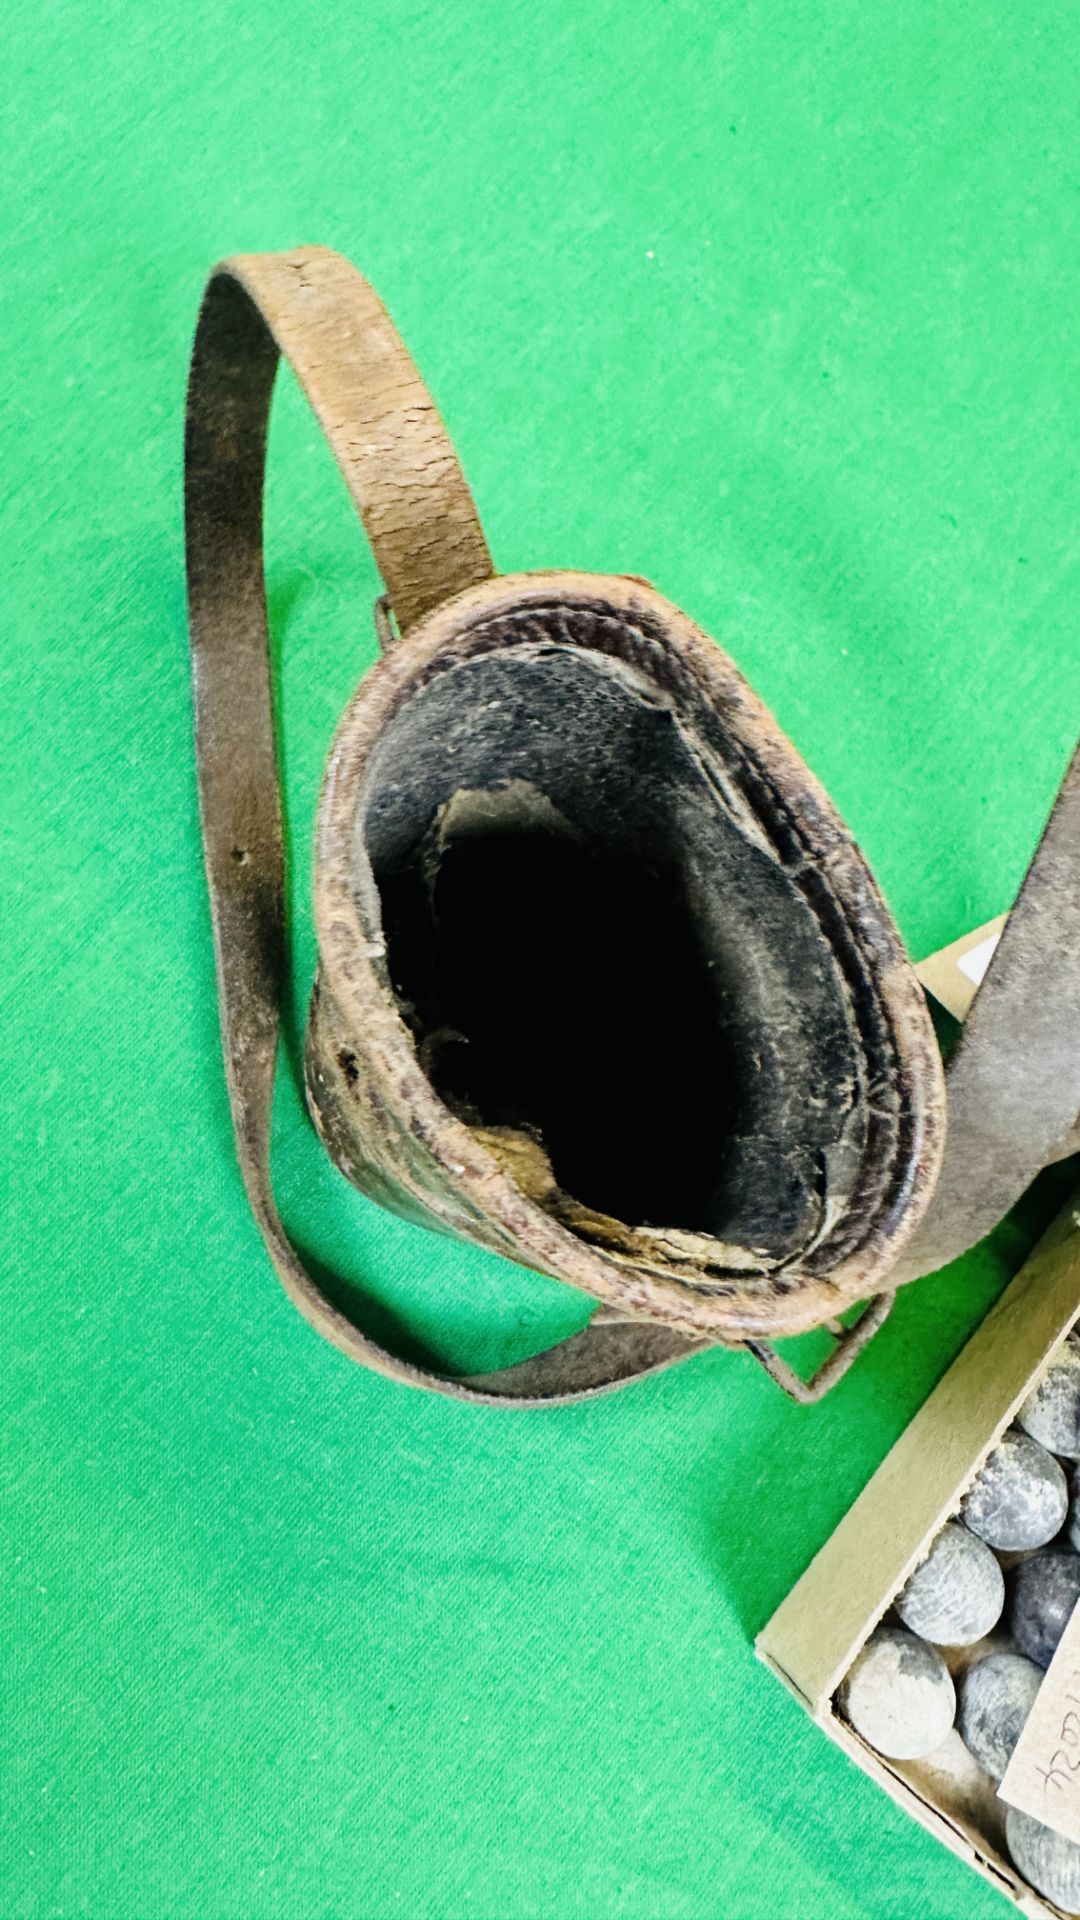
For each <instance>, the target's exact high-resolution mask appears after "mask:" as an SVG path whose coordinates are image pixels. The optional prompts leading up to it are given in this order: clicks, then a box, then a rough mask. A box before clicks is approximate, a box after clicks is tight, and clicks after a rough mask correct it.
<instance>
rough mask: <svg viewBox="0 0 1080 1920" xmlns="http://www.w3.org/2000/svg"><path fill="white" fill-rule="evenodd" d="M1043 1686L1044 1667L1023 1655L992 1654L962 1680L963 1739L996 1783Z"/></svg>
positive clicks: (958, 1720) (959, 1720)
mask: <svg viewBox="0 0 1080 1920" xmlns="http://www.w3.org/2000/svg"><path fill="white" fill-rule="evenodd" d="M1042 1682H1043V1673H1042V1668H1041V1667H1037V1666H1036V1665H1035V1662H1034V1660H1028V1659H1026V1658H1025V1656H1024V1655H1023V1654H1022V1653H990V1654H987V1656H986V1659H985V1660H977V1661H976V1662H975V1665H974V1666H973V1667H969V1668H968V1670H967V1672H966V1673H965V1675H964V1677H963V1679H962V1680H961V1682H960V1690H959V1697H958V1702H957V1710H956V1724H957V1727H958V1729H959V1732H960V1738H961V1740H962V1741H963V1743H964V1745H965V1747H966V1748H967V1750H968V1752H969V1753H970V1754H971V1756H972V1758H973V1759H974V1760H977V1761H978V1763H979V1765H980V1767H981V1768H982V1769H983V1772H984V1773H988V1774H989V1775H990V1778H991V1780H1000V1779H1002V1778H1003V1776H1004V1773H1005V1769H1006V1767H1007V1766H1008V1764H1009V1761H1010V1760H1011V1759H1012V1754H1013V1748H1014V1747H1015V1745H1016V1743H1017V1741H1018V1740H1019V1738H1020V1735H1021V1733H1022V1732H1023V1730H1024V1725H1025V1722H1026V1720H1027V1717H1028V1714H1029V1713H1030V1712H1031V1709H1032V1707H1033V1706H1034V1704H1035V1695H1036V1694H1037V1693H1038V1691H1039V1688H1040V1687H1041V1686H1042Z"/></svg>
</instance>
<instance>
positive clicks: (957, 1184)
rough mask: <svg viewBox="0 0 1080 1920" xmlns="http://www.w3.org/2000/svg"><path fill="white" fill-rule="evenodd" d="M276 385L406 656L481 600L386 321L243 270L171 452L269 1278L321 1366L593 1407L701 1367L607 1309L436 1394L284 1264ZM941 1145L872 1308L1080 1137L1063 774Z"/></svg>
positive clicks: (473, 524)
mask: <svg viewBox="0 0 1080 1920" xmlns="http://www.w3.org/2000/svg"><path fill="white" fill-rule="evenodd" d="M281 354H284V355H285V357H286V358H287V359H288V360H289V361H290V363H291V365H292V367H293V369H294V371H295V373H296V375H297V378H298V379H299V382H300V384H301V386H302V388H303V390H304V392H305V393H306V395H307V397H308V399H309V401H310V403H311V405H312V408H313V410H314V412H315V414H316V416H317V417H318V419H319V422H320V424H321V426H322V428H323V431H324V433H325V434H326V437H327V439H328V441H329V443H330V446H331V450H332V452H333V454H334V457H335V459H336V461H337V463H338V466H339V468H340V469H341V472H342V474H343V476H344V479H345V482H346V485H347V487H348V489H349V492H350V494H351V496H352V498H353V500H354V503H355V504H356V506H357V509H358V511H359V513H360V516H361V519H362V521H363V524H364V526H365V529H366V531H367V533H368V537H369V539H370V541H371V544H372V548H373V551H374V554H375V559H376V562H377V565H378V568H379V572H380V574H381V576H382V579H383V581H384V583H385V586H386V589H387V593H388V596H389V599H390V602H391V604H392V606H393V609H394V613H395V615H396V617H397V621H398V625H399V627H400V629H401V631H402V632H407V631H408V629H409V628H410V627H412V626H414V625H415V624H416V622H417V621H418V620H420V619H422V618H423V617H424V616H425V615H427V614H428V613H430V612H432V611H433V610H434V609H435V608H437V607H438V606H439V605H441V604H442V603H443V602H444V601H446V600H448V599H449V598H450V597H451V596H453V595H454V594H457V593H459V592H461V591H463V590H464V589H466V588H469V587H472V586H475V585H476V584H477V583H479V582H482V581H484V580H486V579H488V578H490V577H491V575H492V573H493V568H492V563H491V559H490V556H489V554H488V549H487V545H486V542H485V540H484V536H483V532H482V529H481V526H480V522H479V519H478V516H477V513H476V509H475V506H474V504H473V501H472V498H471V495H470V493H469V490H468V487H467V485H466V482H465V480H464V477H463V475H462V473H461V469H460V467H459V465H458V461H457V458H456V455H455V454H454V451H453V448H452V446H451V444H450V441H449V439H448V437H447V435H446V432H445V429H444V428H443V426H442V423H441V421H440V420H439V417H438V414H437V413H436V411H435V408H434V405H433V403H432V400H431V397H430V395H429V394H428V392H427V390H426V388H425V387H424V385H423V383H422V382H421V380H420V378H419V375H418V374H417V372H416V369H415V367H414V366H413V363H412V361H411V359H410V357H409V355H408V354H407V352H406V350H405V348H404V346H403V344H402V342H401V340H400V338H399V337H398V335H397V333H396V331H395V329H394V327H393V325H392V323H391V321H390V320H389V318H388V316H387V314H386V312H385V310H384V308H383V307H382V305H381V303H380V301H379V300H378V298H377V297H376V295H375V294H374V293H373V291H372V289H371V288H370V287H369V286H368V285H367V283H366V281H365V280H364V279H363V278H362V277H361V275H360V274H358V273H357V272H356V270H355V269H354V268H353V267H352V266H351V265H350V264H349V263H348V262H347V261H345V260H343V259H342V258H341V257H340V256H339V255H336V254H334V253H331V252H329V251H327V250H324V249H319V248H310V249H300V250H297V251H296V252H293V253H289V254H276V255H275V254H270V255H251V256H243V257H238V258H236V259H233V260H230V261H227V262H225V263H224V264H223V265H222V266H221V267H219V268H218V269H217V270H216V271H215V273H214V274H213V275H212V276H211V278H210V281H209V284H208V288H207V292H206V297H205V300H204V304H203V308H202V312H201V314H200V319H199V325H198V331H197V336H196V341H195V348H194V355H193V361H192V371H191V383H190V389H189V401H188V418H187V443H186V510H187V541H188V580H189V604H190V624H191V639H192V649H193V656H194V673H195V707H196V738H197V754H198V769H199V789H200V802H201V812H202V821H203V835H204V845H205V856H206V867H207V875H208V880H209V889H210V899H211V909H212V918H213V927H214V941H215V951H216V958H217V972H218V990H219V1001H220V1011H221V1022H222V1033H223V1043H224V1052H225V1061H226V1070H227V1077H228V1085H229V1094H230V1101H231V1107H232V1116H233V1123H234V1128H235V1133H236V1142H237V1149H238V1153H239V1158H240V1164H241V1168H242V1171H243V1176H244V1181H245V1185H246V1188H247V1192H248V1196H249V1199H250V1202H251V1205H252V1208H253V1211H254V1213H255V1216H256V1219H257V1221H258V1223H259V1226H260V1228H261V1231H262V1233H263V1236H264V1238H265V1240H266V1244H267V1247H268V1249H269V1252H270V1255H271V1258H272V1260H273V1262H274V1266H275V1268H276V1269H277V1272H278V1274H279V1276H280V1278H281V1280H282V1281H283V1283H284V1285H285V1287H286V1289H287V1291H288V1293H289V1294H290V1296H291V1297H292V1299H293V1300H294V1302H295V1303H296V1305H297V1306H298V1307H299V1308H300V1310H301V1311H302V1312H303V1313H304V1314H305V1316H306V1317H307V1318H308V1319H309V1320H310V1321H311V1322H312V1323H313V1324H314V1325H315V1326H316V1327H317V1328H318V1329H319V1330H320V1331H321V1332H322V1333H323V1334H324V1335H325V1336H326V1337H327V1338H329V1339H330V1340H331V1341H332V1342H333V1343H334V1344H335V1345H336V1346H338V1347H339V1348H341V1349H342V1350H343V1351H344V1352H346V1353H348V1354H350V1355H351V1356H352V1357H354V1358H356V1359H358V1360H361V1361H363V1362H365V1363H366V1364H367V1365H369V1366H371V1367H373V1368H375V1369H376V1370H377V1371H379V1372H381V1373H383V1374H385V1375H388V1376H389V1377H391V1378H394V1379H397V1380H400V1381H402V1382H405V1383H407V1384H411V1385H416V1386H426V1387H429V1388H433V1389H436V1390H438V1391H440V1392H443V1393H448V1394H452V1395H455V1396H457V1397H460V1398H464V1399H474V1400H481V1401H486V1402H490V1403H494V1404H498V1403H500V1402H506V1401H510V1402H513V1403H515V1404H518V1405H526V1406H527V1405H544V1404H557V1403H559V1402H563V1401H566V1400H571V1399H576V1398H579V1397H582V1396H586V1395H591V1394H596V1393H600V1392H604V1391H607V1390H610V1389H611V1388H612V1387H615V1386H618V1385H621V1384H622V1383H623V1382H625V1381H627V1380H629V1379H632V1378H634V1377H636V1376H637V1375H640V1374H642V1373H647V1372H652V1371H656V1370H657V1369H659V1368H661V1367H665V1366H669V1365H671V1364H673V1363H674V1362H675V1361H677V1360H680V1359H683V1358H686V1357H688V1356H689V1355H690V1354H693V1353H696V1352H700V1351H702V1350H703V1348H704V1347H705V1346H706V1345H707V1344H709V1343H708V1342H706V1341H703V1340H700V1339H693V1338H688V1337H687V1335H686V1334H684V1333H681V1332H678V1331H676V1330H675V1329H674V1328H671V1327H666V1326H663V1325H660V1324H656V1323H653V1322H648V1321H642V1320H637V1321H635V1320H632V1319H625V1318H622V1317H620V1315H619V1314H618V1312H617V1311H613V1310H611V1309H607V1308H601V1309H600V1311H599V1312H598V1313H597V1314H596V1316H595V1318H594V1320H593V1321H592V1323H591V1324H590V1325H589V1326H588V1327H586V1328H585V1329H584V1330H583V1331H582V1332H580V1333H578V1334H576V1335H574V1336H572V1337H571V1338H570V1339H568V1340H566V1341H563V1342H562V1343H560V1344H559V1345H558V1346H556V1347H553V1348H551V1349H550V1350H549V1351H548V1352H546V1353H542V1354H539V1355H537V1356H536V1357H535V1358H533V1359H530V1360H527V1361H524V1362H522V1363H520V1364H519V1365H517V1366H511V1367H508V1368H505V1369H503V1370H502V1371H501V1372H499V1373H495V1374H490V1375H484V1376H474V1377H472V1378H470V1379H464V1380H463V1379H454V1378H448V1377H446V1376H443V1375H441V1374H438V1373H435V1372H431V1371H427V1370H425V1369H424V1368H422V1367H419V1366H415V1365H413V1364H412V1363H410V1362H409V1361H406V1360H404V1359H402V1358H399V1357H397V1356H395V1355H394V1354H391V1353H389V1352H388V1351H386V1350H385V1349H384V1348H383V1347H381V1346H380V1345H379V1344H377V1343H376V1342H375V1341H373V1340H371V1339H370V1338H368V1337H367V1336H366V1335H365V1334H364V1333H363V1332H362V1331H361V1330H360V1329H359V1328H358V1327H356V1326H355V1325H354V1324H353V1323H352V1322H351V1321H350V1320H348V1319H347V1318H346V1317H345V1316H344V1315H343V1314H341V1313H340V1312H339V1311H338V1309H337V1308H336V1307H335V1306H334V1305H333V1303H332V1302H331V1301H330V1300H328V1299H327V1297H326V1296H325V1294H324V1293H323V1291H322V1290H321V1288H320V1287H319V1285H318V1284H317V1282H316V1281H315V1280H314V1278H313V1277H312V1276H311V1275H310V1274H309V1273H308V1271H307V1269H306V1268H305V1266H304V1264H303V1262H302V1261H301V1259H300V1257H299V1256H298V1254H297V1253H296V1251H295V1249H294V1248H293V1247H292V1245H291V1243H290V1241H289V1239H288V1236H287V1234H286V1232H285V1229H284V1227H283V1225H282V1222H281V1219H280V1217H279V1215H278V1211H277V1208H276V1205H275V1202H274V1198H273V1193H272V1188H271V1179H270V1160H269V1152H270V1110H271V1097H272V1091H273V1083H274V1072H275V1061H276V1055H277V1046H278V1034H279V1023H280V1012H279V1008H280V1000H281V993H282V987H283V981H284V974H285V886H284V878H285V876H284V854H283V842H282V825H281V804H280V792H279V782H278V772H277V762H276V754H275V746H274V725H273V710H272V694H271V677H270V666H269V650H268V636H267V625H266V607H265V595H264V585H263V553H262V493H263V477H264V467H265V451H266V430H267V421H268V415H269V407H270V399H271V392H272V388H273V382H274V377H275V372H276V368H277V363H278V359H279V357H280V355H281ZM947 1082H948V1100H949V1133H948V1141H947V1145H946V1150H945V1159H944V1163H943V1168H942V1172H941V1177H940V1181H939V1184H938V1187H937V1190H936V1194H935V1197H934V1199H933V1200H932V1202H931V1206H930V1209H929V1211H928V1213H927V1215H926V1216H925V1219H924V1221H923V1223H922V1224H921V1226H920V1227H919V1228H918V1229H917V1230H916V1233H915V1235H914V1237H913V1238H912V1240H911V1241H910V1243H909V1244H908V1246H907V1247H906V1248H905V1249H904V1250H903V1252H902V1254H901V1256H900V1259H899V1261H898V1263H897V1266H896V1268H895V1270H894V1273H891V1274H890V1275H889V1276H888V1284H889V1285H891V1284H892V1282H893V1279H894V1278H895V1279H896V1280H897V1281H900V1280H903V1279H910V1278H913V1277H915V1276H916V1275H917V1274H919V1273H923V1272H928V1271H931V1270H934V1269H936V1268H938V1267H940V1266H942V1265H943V1264H945V1263H946V1262H947V1261H949V1260H952V1259H955V1258H956V1257H957V1256H958V1255H959V1254H961V1253H962V1252H964V1251H965V1250H966V1249H967V1248H968V1247H970V1246H972V1245H974V1244H975V1243H976V1242H977V1241H978V1240H980V1239H981V1238H983V1236H984V1235H985V1234H986V1233H987V1232H988V1231H989V1230H990V1229H991V1228H992V1227H993V1226H994V1225H995V1224H996V1222H997V1221H998V1220H999V1219H1000V1218H1001V1217H1002V1216H1003V1214H1005V1213H1006V1212H1007V1211H1008V1210H1009V1208H1010V1207H1011V1206H1012V1205H1013V1204H1014V1202H1015V1201H1016V1200H1017V1199H1018V1198H1019V1197H1020V1195H1021V1194H1022V1193H1023V1191H1024V1190H1025V1188H1026V1187H1027V1186H1028V1185H1029V1184H1030V1182H1031V1180H1032V1179H1033V1178H1034V1176H1035V1174H1036V1173H1038V1171H1039V1170H1040V1169H1041V1167H1042V1166H1043V1165H1045V1164H1046V1163H1047V1162H1048V1161H1049V1160H1052V1159H1054V1158H1055V1157H1056V1156H1057V1155H1058V1154H1059V1153H1060V1152H1061V1151H1062V1146H1063V1143H1064V1142H1065V1140H1066V1139H1067V1137H1068V1135H1069V1133H1070V1130H1071V1129H1072V1128H1073V1127H1074V1126H1075V1123H1076V1119H1077V1114H1078V1113H1080V758H1078V759H1074V761H1073V763H1072V766H1071V768H1070V771H1069V773H1068V775H1067V777H1066V780H1065V782H1064V783H1063V786H1062V789H1061V792H1060V795H1059V797H1058V801H1057V804H1056V806H1055V809H1054V811H1053V814H1052V816H1051V820H1050V822H1049V824H1048V827H1047V830H1046V833H1045V835H1044V837H1043V840H1042V842H1041V845H1040V847H1039V850H1038V853H1037V855H1036V858H1035V860H1034V861H1033V863H1032V866H1031V869H1030V871H1029V874H1028V877H1027V879H1026V881H1025V884H1024V887H1023V889H1022V891H1021V894H1020V896H1019V899H1018V901H1017V904H1016V906H1015V907H1014V909H1013V911H1012V914H1011V915H1010V918H1009V922H1008V925H1007V928H1006V932H1005V934H1004V936H1003V938H1002V940H1001V943H1000V946H999V948H998V951H997V953H996V954H995V957H994V960H993V962H992V964H991V966H990V969H989V971H988V973H987V976H986V980H985V982H984V984H983V986H982V988H981V989H980V991H979V993H978V995H977V996H976V1000H975V1004H974V1008H973V1011H972V1012H971V1014H970V1015H969V1018H968V1021H967V1023H966V1025H965V1030H964V1034H963V1037H962V1040H961V1043H960V1045H959V1047H958V1049H957V1051H956V1053H955V1054H954V1056H953V1059H952V1061H951V1062H950V1066H949V1069H948V1074H947Z"/></svg>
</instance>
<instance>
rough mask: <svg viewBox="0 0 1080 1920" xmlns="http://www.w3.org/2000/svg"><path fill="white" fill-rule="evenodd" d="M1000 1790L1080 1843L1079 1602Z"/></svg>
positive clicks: (1014, 1804)
mask: <svg viewBox="0 0 1080 1920" xmlns="http://www.w3.org/2000/svg"><path fill="white" fill-rule="evenodd" d="M998 1794H999V1795H1000V1797H1001V1799H1002V1800H1007V1801H1008V1803H1009V1805H1010V1806H1011V1807H1019V1808H1020V1810H1021V1812H1023V1813H1030V1814H1031V1815H1032V1816H1033V1817H1034V1818H1035V1819H1036V1820H1041V1821H1042V1823H1043V1825H1044V1826H1046V1827H1053V1828H1054V1830H1055V1832H1057V1833H1061V1834H1064V1836H1065V1838H1066V1839H1067V1840H1075V1841H1077V1842H1080V1606H1078V1607H1076V1608H1074V1610H1073V1613H1072V1617H1071V1619H1070V1620H1069V1623H1068V1625H1067V1627H1066V1628H1065V1631H1064V1633H1063V1634H1062V1636H1061V1639H1060V1640H1059V1641H1058V1645H1057V1652H1056V1653H1055V1654H1054V1657H1053V1659H1052V1660H1051V1662H1050V1665H1049V1667H1048V1668H1047V1670H1046V1678H1045V1680H1044V1681H1043V1683H1042V1686H1041V1687H1040V1688H1039V1691H1038V1693H1037V1694H1036V1695H1035V1705H1034V1706H1033V1707H1032V1709H1031V1712H1030V1714H1029V1715H1028V1718H1027V1724H1026V1726H1025V1727H1024V1731H1023V1733H1022V1734H1021V1735H1020V1738H1019V1740H1018V1741H1017V1743H1016V1746H1015V1748H1014V1750H1013V1756H1012V1759H1011V1760H1010V1761H1009V1764H1008V1766H1007V1768H1006V1770H1005V1777H1004V1779H1003V1780H1002V1782H1001V1785H1000V1786H999V1788H998Z"/></svg>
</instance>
